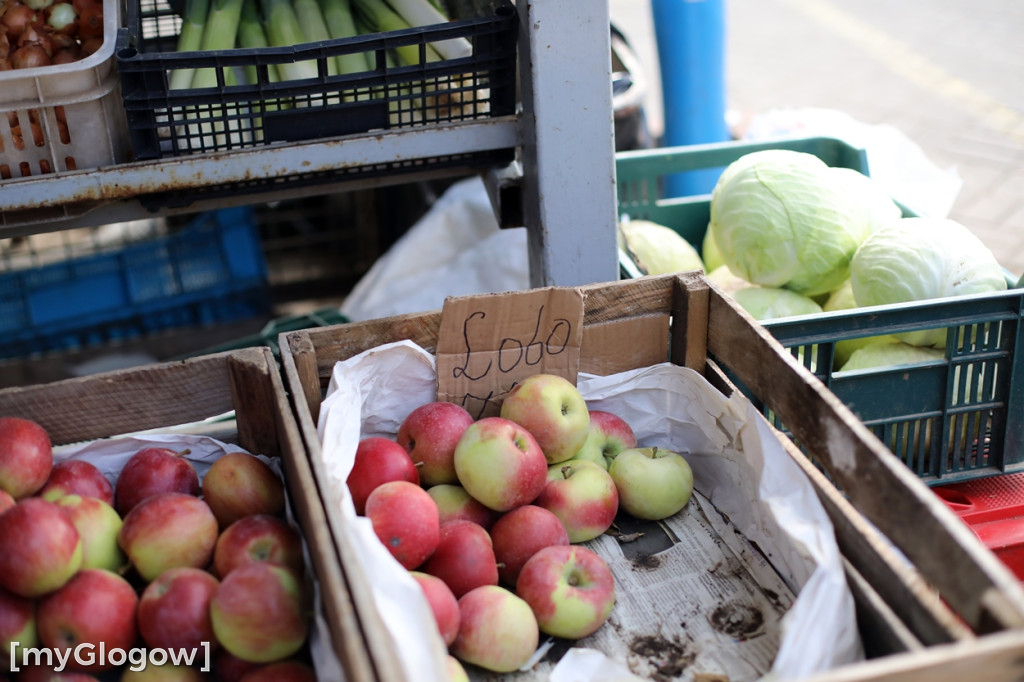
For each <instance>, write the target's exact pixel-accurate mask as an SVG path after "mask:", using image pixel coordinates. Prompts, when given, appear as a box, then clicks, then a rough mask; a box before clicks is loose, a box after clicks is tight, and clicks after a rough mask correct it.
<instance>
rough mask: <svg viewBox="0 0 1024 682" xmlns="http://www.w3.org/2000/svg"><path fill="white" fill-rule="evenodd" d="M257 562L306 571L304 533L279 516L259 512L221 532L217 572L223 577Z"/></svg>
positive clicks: (215, 560)
mask: <svg viewBox="0 0 1024 682" xmlns="http://www.w3.org/2000/svg"><path fill="white" fill-rule="evenodd" d="M254 561H269V562H271V563H275V564H281V565H282V566H287V567H288V568H290V569H292V570H293V571H295V572H296V573H301V572H302V567H303V565H304V563H305V560H304V559H303V556H302V536H301V535H300V534H299V531H298V530H297V529H296V528H295V527H294V526H292V525H291V524H289V523H288V522H287V521H285V520H284V519H282V518H281V517H279V516H270V515H268V514H255V515H253V516H245V517H243V518H241V519H238V520H237V521H235V522H234V523H232V524H231V525H230V526H228V527H227V528H225V529H224V530H223V531H221V534H220V537H218V538H217V544H216V546H215V547H214V548H213V572H214V574H216V575H218V576H220V577H221V578H223V577H224V576H226V575H227V574H228V573H230V572H231V571H233V570H234V569H236V568H238V567H239V566H243V565H245V564H248V563H252V562H254Z"/></svg>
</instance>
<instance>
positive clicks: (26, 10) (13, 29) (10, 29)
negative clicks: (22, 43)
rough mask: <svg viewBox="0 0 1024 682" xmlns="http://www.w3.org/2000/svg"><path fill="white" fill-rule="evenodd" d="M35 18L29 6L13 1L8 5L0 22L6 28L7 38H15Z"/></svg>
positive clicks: (34, 13)
mask: <svg viewBox="0 0 1024 682" xmlns="http://www.w3.org/2000/svg"><path fill="white" fill-rule="evenodd" d="M37 20H38V16H37V15H36V12H35V10H33V9H32V8H31V7H29V6H27V5H22V4H21V3H14V4H12V5H11V6H9V7H8V9H7V11H6V12H5V13H4V16H3V18H2V19H0V23H3V25H4V26H5V27H6V28H7V37H8V39H11V40H17V38H18V36H20V35H21V32H22V31H24V30H25V27H26V26H28V25H30V24H31V23H32V22H34V21H37Z"/></svg>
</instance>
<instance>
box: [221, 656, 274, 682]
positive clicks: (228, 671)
mask: <svg viewBox="0 0 1024 682" xmlns="http://www.w3.org/2000/svg"><path fill="white" fill-rule="evenodd" d="M262 666H263V664H262V663H253V662H252V661H243V660H242V659H240V658H239V657H238V656H235V655H234V654H233V653H231V652H230V651H228V650H227V649H222V648H218V649H217V650H216V652H215V653H214V654H213V677H214V679H216V680H217V682H240V680H241V679H242V676H243V675H245V674H246V673H247V672H249V671H250V670H255V669H256V668H259V667H262Z"/></svg>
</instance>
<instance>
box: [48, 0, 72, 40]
mask: <svg viewBox="0 0 1024 682" xmlns="http://www.w3.org/2000/svg"><path fill="white" fill-rule="evenodd" d="M46 25H47V26H49V27H50V28H52V29H53V30H54V32H55V33H60V34H65V35H68V34H74V33H75V32H76V31H77V30H78V12H76V11H75V8H74V7H72V6H71V5H70V4H68V3H66V2H61V3H58V4H56V5H51V6H50V9H49V11H48V12H47V16H46Z"/></svg>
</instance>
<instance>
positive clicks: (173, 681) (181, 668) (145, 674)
mask: <svg viewBox="0 0 1024 682" xmlns="http://www.w3.org/2000/svg"><path fill="white" fill-rule="evenodd" d="M206 680H209V677H207V675H206V673H204V672H202V671H201V670H199V668H193V667H191V666H188V665H184V664H178V665H175V664H174V663H164V664H162V665H157V664H155V663H149V662H147V663H146V667H145V668H136V669H135V670H132V668H131V667H130V666H129V667H126V668H125V669H124V670H123V671H122V672H121V676H120V677H119V678H118V680H117V682H204V681H206Z"/></svg>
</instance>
